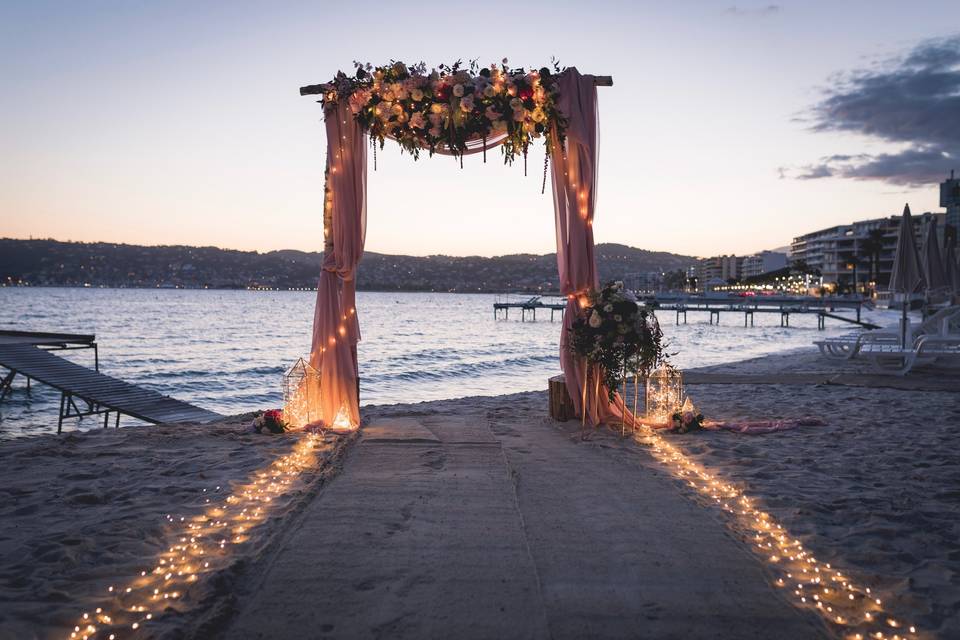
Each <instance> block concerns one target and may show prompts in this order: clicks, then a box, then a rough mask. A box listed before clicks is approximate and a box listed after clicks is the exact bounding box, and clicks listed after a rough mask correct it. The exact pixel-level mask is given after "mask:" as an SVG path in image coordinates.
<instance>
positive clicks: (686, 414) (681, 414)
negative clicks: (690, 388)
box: [668, 397, 704, 433]
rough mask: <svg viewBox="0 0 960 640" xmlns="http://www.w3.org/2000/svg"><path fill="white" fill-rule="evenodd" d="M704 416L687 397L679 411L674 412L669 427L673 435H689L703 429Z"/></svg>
mask: <svg viewBox="0 0 960 640" xmlns="http://www.w3.org/2000/svg"><path fill="white" fill-rule="evenodd" d="M703 420H704V418H703V414H702V413H700V412H699V411H697V409H696V407H694V406H693V402H691V401H690V398H689V397H687V399H686V400H684V401H683V406H682V407H680V410H679V411H674V412H673V415H672V416H671V418H670V423H669V425H668V427H669V429H670V431H671V432H672V433H689V432H690V431H698V430H700V429H702V428H703Z"/></svg>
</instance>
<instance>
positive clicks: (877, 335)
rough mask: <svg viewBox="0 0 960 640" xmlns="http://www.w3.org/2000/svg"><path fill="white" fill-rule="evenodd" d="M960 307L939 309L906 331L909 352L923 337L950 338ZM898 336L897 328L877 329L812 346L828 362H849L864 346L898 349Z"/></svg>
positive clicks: (953, 306) (956, 325)
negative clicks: (815, 347) (829, 360)
mask: <svg viewBox="0 0 960 640" xmlns="http://www.w3.org/2000/svg"><path fill="white" fill-rule="evenodd" d="M958 325H960V305H952V306H949V307H944V308H943V309H940V310H939V311H937V312H936V313H934V314H933V315H931V316H929V317H928V318H927V319H926V320H924V321H923V322H921V323H920V324H918V325H916V326H908V327H907V344H908V345H910V347H911V349H912V348H913V347H915V346H916V341H917V340H918V339H919V338H921V337H923V336H941V337H946V336H950V335H953V334H954V333H955V332H957V330H958V328H960V326H958ZM900 340H901V334H900V331H899V328H898V327H888V328H886V329H877V330H874V331H865V332H863V333H858V334H848V335H844V336H837V337H834V338H827V339H825V340H814V342H813V343H814V344H815V345H817V348H818V349H820V353H822V354H823V355H824V356H826V357H827V358H830V359H831V360H850V359H851V358H855V357H856V356H857V354H858V353H860V352H861V351H862V350H863V348H864V346H865V345H879V347H878V349H876V350H878V351H879V350H881V349H880V347H884V346H890V347H895V348H898V349H899V347H900Z"/></svg>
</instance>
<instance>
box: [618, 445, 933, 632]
mask: <svg viewBox="0 0 960 640" xmlns="http://www.w3.org/2000/svg"><path fill="white" fill-rule="evenodd" d="M635 434H636V435H635V436H634V437H635V439H636V440H637V441H639V442H642V441H643V440H644V439H646V440H647V443H649V444H650V447H651V450H652V451H653V455H654V457H655V458H656V459H657V461H658V462H660V463H661V464H663V465H665V466H666V467H668V468H669V469H670V471H671V473H673V474H674V475H675V476H677V477H678V478H681V479H682V480H684V481H685V482H686V483H687V485H688V486H689V487H691V488H692V489H695V490H696V491H697V492H698V493H699V494H700V495H702V496H703V497H705V498H707V499H708V500H709V501H710V502H711V503H713V504H714V505H715V506H716V507H718V508H720V509H722V510H723V511H725V512H727V513H728V514H730V515H731V516H732V522H731V524H732V525H735V526H733V528H734V529H735V530H737V531H738V532H739V533H741V534H742V535H743V537H744V538H745V539H746V541H747V542H749V543H750V547H751V549H753V551H754V552H755V553H757V554H758V555H759V556H761V557H762V558H763V559H764V561H765V562H766V563H767V564H768V565H769V566H770V568H771V570H772V572H773V573H774V575H776V576H777V577H776V580H775V581H774V584H775V585H776V586H777V587H779V588H782V589H785V590H788V591H789V592H790V593H791V594H792V595H793V601H794V602H795V604H797V605H798V606H800V607H803V608H807V609H811V610H813V611H816V612H817V613H818V614H820V616H822V617H823V618H824V620H825V621H826V622H827V624H828V626H829V627H830V628H831V629H833V630H834V631H835V632H837V633H839V634H840V635H841V636H842V637H843V638H847V639H849V640H868V639H875V640H905V639H911V640H912V639H913V638H920V637H921V635H919V634H918V632H917V629H916V627H914V626H913V625H910V624H907V623H905V622H903V621H902V620H897V619H896V618H894V617H893V616H891V615H889V614H887V613H885V612H884V610H883V601H882V600H881V599H880V598H879V597H877V594H875V593H872V592H871V590H870V589H869V588H867V587H861V586H858V585H857V584H856V583H854V582H853V580H851V579H850V578H849V577H848V576H846V575H844V574H843V573H841V572H840V571H839V570H837V569H835V568H834V567H832V566H830V564H829V563H822V562H819V561H818V560H817V559H816V558H815V557H814V556H813V554H811V553H810V551H809V550H807V549H804V548H803V545H802V544H800V541H799V540H797V539H795V538H793V537H792V536H790V535H789V533H788V532H787V531H786V530H785V529H784V528H783V526H782V525H780V524H779V523H778V522H776V520H774V519H773V517H772V516H771V515H770V514H768V513H766V512H764V511H762V510H761V509H760V508H758V507H757V506H756V505H755V503H754V500H752V499H751V498H749V497H748V496H746V495H744V494H743V492H742V491H740V490H739V489H737V488H736V487H734V486H733V485H731V484H729V483H726V482H723V481H722V480H720V479H718V478H717V477H716V476H715V475H713V474H711V473H709V472H707V471H706V470H705V469H704V468H703V467H702V466H700V465H698V464H697V463H695V462H693V461H692V460H691V459H690V458H688V457H687V456H686V455H684V454H683V453H682V452H681V451H680V450H679V449H678V448H677V447H675V446H674V445H672V444H670V443H669V442H667V441H666V439H665V438H663V437H661V436H660V435H659V434H658V433H657V432H656V431H655V430H654V429H652V428H650V427H648V426H641V427H640V428H639V429H638V430H637V431H636V432H635Z"/></svg>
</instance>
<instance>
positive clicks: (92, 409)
mask: <svg viewBox="0 0 960 640" xmlns="http://www.w3.org/2000/svg"><path fill="white" fill-rule="evenodd" d="M91 337H92V336H91ZM91 342H92V341H91ZM0 366H3V367H5V368H7V369H9V370H10V372H9V373H8V374H7V375H6V377H4V378H3V379H2V380H0V400H2V399H3V397H4V396H5V395H6V393H7V391H8V390H9V389H10V385H11V383H12V382H13V379H14V377H15V376H16V375H17V374H20V375H22V376H24V377H26V378H27V380H28V381H29V380H30V379H33V380H37V381H38V382H42V383H43V384H46V385H48V386H51V387H53V388H54V389H57V390H58V391H60V393H61V396H60V420H59V423H58V425H57V433H60V431H61V429H62V427H63V419H64V418H73V417H82V416H88V415H94V414H103V416H104V420H103V426H104V427H106V426H107V423H108V421H109V418H110V413H111V412H112V413H115V414H116V425H119V423H120V414H121V413H122V414H124V415H128V416H131V417H133V418H137V419H139V420H144V421H146V422H152V423H154V424H159V423H162V422H210V421H213V420H217V419H219V418H221V417H222V416H221V415H220V414H218V413H214V412H213V411H207V410H206V409H201V408H200V407H197V406H194V405H192V404H189V403H187V402H183V401H182V400H177V399H175V398H171V397H170V396H165V395H163V394H160V393H157V392H156V391H150V390H149V389H144V388H142V387H138V386H136V385H134V384H130V383H129V382H124V381H123V380H119V379H117V378H114V377H111V376H108V375H104V374H102V373H100V372H99V371H93V370H91V369H88V368H87V367H84V366H81V365H79V364H76V363H74V362H70V361H69V360H65V359H64V358H61V357H59V356H55V355H53V354H52V353H50V352H49V351H47V350H45V349H41V348H39V347H38V346H35V341H32V340H25V339H22V340H19V341H18V340H2V339H0ZM78 400H79V401H80V403H81V404H78Z"/></svg>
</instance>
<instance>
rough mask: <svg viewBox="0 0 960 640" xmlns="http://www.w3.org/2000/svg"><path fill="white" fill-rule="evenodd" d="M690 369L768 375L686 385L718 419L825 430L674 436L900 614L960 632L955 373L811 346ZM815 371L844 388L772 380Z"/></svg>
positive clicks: (959, 405)
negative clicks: (796, 423)
mask: <svg viewBox="0 0 960 640" xmlns="http://www.w3.org/2000/svg"><path fill="white" fill-rule="evenodd" d="M851 372H853V374H851ZM690 373H691V374H692V375H690V378H691V379H697V378H698V377H699V378H700V379H701V380H702V379H705V378H709V377H710V376H716V377H717V378H718V379H722V378H723V377H724V376H731V378H732V379H735V377H734V376H737V375H750V376H761V377H763V378H765V382H766V383H765V384H691V385H688V387H687V390H688V392H689V394H690V395H691V396H692V397H693V400H694V401H695V402H696V404H697V406H698V407H699V408H701V409H702V410H703V411H704V412H705V414H706V415H707V416H708V417H710V418H714V419H723V420H757V419H766V418H770V419H779V418H783V419H790V418H800V417H805V416H812V417H816V418H820V419H822V420H824V421H825V422H826V423H827V424H826V426H823V427H801V428H798V429H796V430H793V431H786V432H780V433H772V434H767V435H756V436H745V435H739V434H734V433H727V432H710V433H696V434H688V435H678V436H671V438H672V440H671V441H672V442H674V443H675V444H678V445H679V446H680V447H681V448H682V449H683V450H684V451H685V452H687V453H688V454H690V455H691V456H693V457H694V458H695V459H696V460H697V461H699V462H701V463H702V464H703V465H705V466H706V467H708V468H710V469H714V470H716V471H717V472H718V473H720V474H721V475H723V476H724V477H726V478H727V479H728V480H731V481H733V482H735V483H736V484H737V485H738V486H740V487H742V488H743V489H744V490H745V491H746V492H748V493H749V494H750V495H753V496H755V497H757V498H759V499H760V500H761V502H762V503H763V504H764V505H765V506H766V508H767V509H768V511H769V512H770V513H771V514H773V515H775V516H776V517H777V519H778V520H780V522H781V523H783V524H784V526H786V527H787V529H788V530H790V531H791V533H793V534H794V535H795V536H797V537H798V538H799V539H801V540H802V541H803V542H804V544H805V545H806V546H807V547H809V548H810V549H812V550H813V552H814V553H815V554H816V556H817V557H818V558H819V559H820V560H822V561H825V562H831V563H833V564H834V565H836V566H839V567H843V568H844V569H845V570H847V571H849V572H850V574H851V575H854V576H859V577H860V582H861V583H865V584H866V586H869V587H871V588H872V589H873V590H874V591H876V592H879V593H881V594H883V600H884V605H885V606H888V607H889V609H890V610H891V611H892V612H894V613H895V614H897V615H898V616H900V617H901V618H903V619H909V620H910V621H911V622H912V623H914V624H916V625H917V627H918V628H920V629H922V630H925V631H927V632H931V633H932V634H934V635H935V636H936V637H942V638H958V637H960V376H958V375H957V373H956V372H955V371H942V370H941V371H937V370H930V369H927V370H923V371H918V372H916V374H911V375H910V376H907V377H906V378H898V377H896V376H874V375H873V374H872V373H871V372H870V371H869V369H868V368H866V367H864V366H863V365H862V364H861V363H858V362H839V363H838V362H832V361H828V360H826V359H824V358H822V357H821V356H820V355H819V354H818V352H817V351H816V349H805V350H801V351H799V352H793V353H789V354H777V355H772V356H767V357H764V358H757V359H753V360H746V361H742V362H737V363H733V364H730V365H718V366H715V367H709V368H704V369H700V370H696V371H693V372H690ZM809 373H816V374H826V376H825V377H827V378H830V379H831V380H834V381H836V382H843V383H844V384H837V383H833V384H777V381H778V380H780V379H782V378H786V379H789V378H790V377H791V376H796V375H803V374H809ZM838 373H843V375H840V376H837V377H833V376H834V375H835V374H838ZM697 374H709V375H699V376H698V375H697ZM848 385H850V386H848ZM867 385H869V386H867ZM878 385H882V386H878ZM898 387H900V388H898ZM943 389H951V390H943ZM891 631H893V632H895V631H894V630H891Z"/></svg>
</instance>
